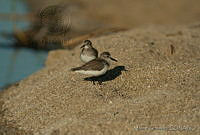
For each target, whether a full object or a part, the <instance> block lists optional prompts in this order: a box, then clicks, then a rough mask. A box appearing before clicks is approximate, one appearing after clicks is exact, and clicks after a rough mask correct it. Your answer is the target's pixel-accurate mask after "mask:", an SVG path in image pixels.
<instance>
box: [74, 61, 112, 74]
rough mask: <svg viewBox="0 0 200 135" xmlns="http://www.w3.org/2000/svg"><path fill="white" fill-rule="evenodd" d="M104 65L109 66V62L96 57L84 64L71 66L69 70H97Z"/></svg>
mask: <svg viewBox="0 0 200 135" xmlns="http://www.w3.org/2000/svg"><path fill="white" fill-rule="evenodd" d="M105 65H108V66H109V63H108V62H107V61H105V60H104V59H101V58H97V59H94V60H92V61H89V62H88V63H86V64H84V65H83V66H81V67H77V68H72V69H71V70H72V71H76V70H84V71H91V70H98V71H100V70H102V69H103V68H104V66H105Z"/></svg>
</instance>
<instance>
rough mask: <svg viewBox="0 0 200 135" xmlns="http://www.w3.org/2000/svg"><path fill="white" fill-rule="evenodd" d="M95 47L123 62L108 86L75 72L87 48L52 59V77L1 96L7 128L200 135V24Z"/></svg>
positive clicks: (140, 31) (140, 32) (52, 134)
mask: <svg viewBox="0 0 200 135" xmlns="http://www.w3.org/2000/svg"><path fill="white" fill-rule="evenodd" d="M91 41H92V42H93V44H94V47H96V48H97V49H98V50H99V51H100V52H102V51H109V52H111V54H112V56H113V57H114V58H116V59H118V61H119V62H117V63H113V64H112V66H111V70H110V71H108V73H107V75H106V76H104V77H103V78H100V79H102V81H103V84H102V85H93V84H92V83H91V82H90V81H85V80H84V78H85V77H88V76H86V75H81V74H78V73H74V72H71V71H69V69H70V68H72V67H76V66H79V65H81V64H82V63H81V61H80V59H79V53H80V48H79V47H76V48H75V49H74V50H71V51H69V50H57V51H52V52H50V53H49V56H48V59H47V61H46V67H45V68H44V69H42V70H40V71H38V72H37V73H35V74H33V75H31V76H30V77H28V78H26V79H24V80H22V81H21V82H20V83H19V84H16V85H14V86H12V87H10V88H8V89H7V90H5V91H3V92H2V93H1V103H2V106H1V108H2V109H1V110H2V111H1V113H0V114H1V117H2V119H1V121H2V120H4V121H5V122H6V123H7V125H12V127H14V128H16V129H18V130H17V131H18V132H23V133H24V134H30V133H33V134H35V135H40V134H41V135H42V134H47V135H64V134H70V135H71V134H91V135H92V134H138V135H145V134H150V135H156V134H159V135H166V134H170V135H173V134H174V135H175V134H176V135H177V134H178V135H188V134H190V135H197V134H199V133H200V129H199V127H200V107H199V104H200V85H199V84H200V55H199V54H200V46H199V43H200V24H193V25H187V26H173V27H164V26H148V27H140V28H137V29H132V30H129V31H126V32H120V33H116V34H111V35H107V36H101V37H99V38H93V39H91ZM12 129H13V128H12ZM13 130H14V129H13Z"/></svg>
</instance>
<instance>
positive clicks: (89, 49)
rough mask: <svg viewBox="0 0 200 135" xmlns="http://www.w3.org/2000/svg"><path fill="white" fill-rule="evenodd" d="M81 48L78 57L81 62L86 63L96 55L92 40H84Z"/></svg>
mask: <svg viewBox="0 0 200 135" xmlns="http://www.w3.org/2000/svg"><path fill="white" fill-rule="evenodd" d="M81 48H82V51H81V54H80V59H81V61H82V62H84V63H87V62H89V61H91V60H93V59H96V58H97V57H98V51H97V50H96V49H95V48H93V46H92V42H91V41H90V40H85V41H84V43H83V45H82V46H81Z"/></svg>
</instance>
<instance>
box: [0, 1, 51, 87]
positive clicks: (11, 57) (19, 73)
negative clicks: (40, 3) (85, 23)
mask: <svg viewBox="0 0 200 135" xmlns="http://www.w3.org/2000/svg"><path fill="white" fill-rule="evenodd" d="M13 2H15V3H14V5H15V13H18V14H25V13H27V12H28V8H27V6H26V3H24V0H0V13H12V12H13V11H12V7H13ZM13 24H14V22H12V21H11V20H1V18H0V33H2V32H8V33H12V32H13ZM15 25H16V26H17V28H18V29H22V30H25V29H27V28H28V27H29V22H17V23H16V24H15ZM13 42H14V40H13V39H5V38H4V37H1V36H0V90H1V88H2V87H3V86H5V85H8V84H12V83H15V82H17V81H19V80H21V79H24V78H25V77H27V76H29V75H30V74H32V73H34V72H36V71H38V70H39V69H41V68H42V67H43V66H44V61H45V59H46V57H47V53H48V52H46V51H35V50H31V49H25V48H20V49H15V48H9V47H8V48H7V47H2V46H10V45H12V43H13Z"/></svg>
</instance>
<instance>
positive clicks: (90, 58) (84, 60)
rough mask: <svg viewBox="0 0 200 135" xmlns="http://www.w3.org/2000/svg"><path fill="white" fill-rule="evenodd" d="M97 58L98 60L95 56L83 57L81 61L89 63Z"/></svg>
mask: <svg viewBox="0 0 200 135" xmlns="http://www.w3.org/2000/svg"><path fill="white" fill-rule="evenodd" d="M95 58H96V57H95V56H88V55H81V60H82V61H83V62H85V63H86V62H89V61H91V60H93V59H95Z"/></svg>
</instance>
